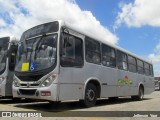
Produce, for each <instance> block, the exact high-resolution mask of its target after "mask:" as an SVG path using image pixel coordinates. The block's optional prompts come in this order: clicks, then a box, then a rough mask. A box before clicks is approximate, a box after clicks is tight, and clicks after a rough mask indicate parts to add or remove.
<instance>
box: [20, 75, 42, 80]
mask: <svg viewBox="0 0 160 120" xmlns="http://www.w3.org/2000/svg"><path fill="white" fill-rule="evenodd" d="M17 77H18V78H19V79H20V80H21V81H26V82H29V81H38V80H39V79H41V78H42V77H43V75H35V76H17Z"/></svg>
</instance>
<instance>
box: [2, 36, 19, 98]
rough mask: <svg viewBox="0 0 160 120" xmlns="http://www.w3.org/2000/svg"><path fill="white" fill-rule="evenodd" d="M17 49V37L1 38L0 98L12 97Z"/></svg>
mask: <svg viewBox="0 0 160 120" xmlns="http://www.w3.org/2000/svg"><path fill="white" fill-rule="evenodd" d="M17 48H18V42H17V40H16V38H15V37H3V38H0V98H8V97H12V82H13V76H14V67H15V63H16V53H17Z"/></svg>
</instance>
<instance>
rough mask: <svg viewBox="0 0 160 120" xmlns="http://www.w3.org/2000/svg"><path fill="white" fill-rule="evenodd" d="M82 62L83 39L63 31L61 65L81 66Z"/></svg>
mask: <svg viewBox="0 0 160 120" xmlns="http://www.w3.org/2000/svg"><path fill="white" fill-rule="evenodd" d="M83 63H84V62H83V41H82V40H81V39H80V38H77V37H75V36H72V35H70V34H67V33H63V37H62V40H61V65H62V66H63V67H72V66H73V67H74V66H75V67H82V66H83Z"/></svg>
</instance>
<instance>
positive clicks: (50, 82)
mask: <svg viewBox="0 0 160 120" xmlns="http://www.w3.org/2000/svg"><path fill="white" fill-rule="evenodd" d="M55 79H56V74H53V75H51V76H49V77H48V78H47V79H46V80H44V81H43V82H42V84H41V87H47V86H49V85H51V84H52V82H53V81H54V80H55Z"/></svg>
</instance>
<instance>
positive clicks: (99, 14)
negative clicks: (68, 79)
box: [0, 0, 160, 76]
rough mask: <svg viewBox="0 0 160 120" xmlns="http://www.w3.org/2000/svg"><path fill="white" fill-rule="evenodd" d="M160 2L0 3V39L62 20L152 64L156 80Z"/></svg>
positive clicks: (27, 0) (158, 73)
mask: <svg viewBox="0 0 160 120" xmlns="http://www.w3.org/2000/svg"><path fill="white" fill-rule="evenodd" d="M159 6H160V0H154V1H153V0H0V37H4V36H8V35H12V36H16V37H17V38H20V36H21V34H22V33H23V32H24V31H25V30H27V29H29V28H31V27H33V26H35V25H38V24H41V23H45V22H50V21H54V20H57V19H62V20H65V21H67V22H69V23H71V24H72V25H74V26H76V27H77V28H78V29H81V30H83V31H84V32H85V33H87V34H89V35H91V34H92V35H96V36H95V37H97V38H100V39H101V40H102V41H107V42H110V43H111V44H115V45H118V46H120V47H122V48H124V49H126V50H128V51H130V52H132V53H134V54H137V55H138V56H140V57H142V58H145V59H147V60H149V61H152V63H153V65H154V74H155V76H160V34H159V33H160V12H159V11H160V7H159Z"/></svg>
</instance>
